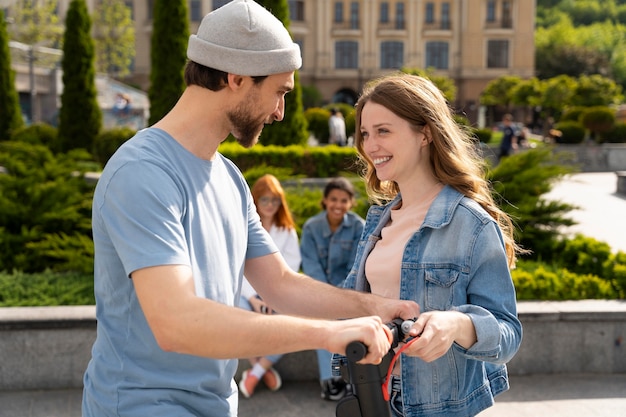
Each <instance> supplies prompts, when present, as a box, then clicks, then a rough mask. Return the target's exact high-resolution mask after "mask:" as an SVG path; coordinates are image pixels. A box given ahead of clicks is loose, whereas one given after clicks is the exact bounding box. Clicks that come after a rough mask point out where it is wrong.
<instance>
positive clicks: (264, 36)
mask: <svg viewBox="0 0 626 417" xmlns="http://www.w3.org/2000/svg"><path fill="white" fill-rule="evenodd" d="M187 57H188V58H189V59H190V60H191V61H194V62H197V63H198V64H201V65H204V66H206V67H209V68H214V69H218V70H220V71H224V72H228V73H231V74H237V75H249V76H263V75H272V74H280V73H283V72H291V71H295V70H297V69H298V68H300V67H301V66H302V58H301V56H300V47H299V46H298V44H296V43H294V42H293V40H292V39H291V36H290V35H289V32H288V31H287V29H285V27H284V26H283V24H282V22H281V21H280V20H278V19H277V18H276V17H274V15H272V13H270V12H269V11H268V10H267V9H265V8H264V7H263V6H261V5H259V4H257V3H255V2H254V1H252V0H234V1H231V2H230V3H227V4H226V5H224V6H222V7H220V8H218V9H216V10H213V11H212V12H211V13H209V14H207V15H206V16H204V18H203V19H202V22H201V23H200V27H199V28H198V34H197V35H191V36H190V37H189V45H188V47H187Z"/></svg>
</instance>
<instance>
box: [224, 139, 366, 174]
mask: <svg viewBox="0 0 626 417" xmlns="http://www.w3.org/2000/svg"><path fill="white" fill-rule="evenodd" d="M219 151H220V152H221V153H222V154H223V155H224V156H225V157H227V158H228V159H230V160H232V161H233V162H234V163H235V164H236V165H237V166H238V167H239V169H240V170H241V171H242V172H244V171H247V170H249V169H251V168H254V167H256V166H259V165H267V166H273V167H281V168H290V169H291V172H292V174H293V175H296V176H300V175H302V176H305V177H309V178H326V177H334V176H336V175H338V174H339V173H340V172H342V171H349V172H355V170H356V166H355V160H356V151H355V149H354V148H351V147H347V146H344V147H338V146H324V147H317V146H316V147H303V146H296V145H291V146H273V145H270V146H263V145H256V146H254V147H253V148H250V149H245V148H243V147H242V146H241V145H239V144H237V143H234V142H224V143H222V144H221V145H220V148H219Z"/></svg>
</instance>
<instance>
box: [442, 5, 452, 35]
mask: <svg viewBox="0 0 626 417" xmlns="http://www.w3.org/2000/svg"><path fill="white" fill-rule="evenodd" d="M441 29H443V30H449V29H450V3H448V2H446V3H441Z"/></svg>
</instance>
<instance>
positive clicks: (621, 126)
mask: <svg viewBox="0 0 626 417" xmlns="http://www.w3.org/2000/svg"><path fill="white" fill-rule="evenodd" d="M596 141H597V142H600V143H603V142H605V143H626V123H623V122H618V123H615V125H613V128H612V129H611V130H609V131H608V132H605V133H603V134H602V135H600V136H599V137H597V138H596Z"/></svg>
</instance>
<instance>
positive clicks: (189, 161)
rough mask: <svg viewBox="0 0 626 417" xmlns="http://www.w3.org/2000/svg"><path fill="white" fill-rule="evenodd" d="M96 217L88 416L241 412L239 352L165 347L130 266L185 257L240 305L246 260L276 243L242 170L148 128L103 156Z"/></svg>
mask: <svg viewBox="0 0 626 417" xmlns="http://www.w3.org/2000/svg"><path fill="white" fill-rule="evenodd" d="M92 221H93V239H94V244H95V265H94V267H95V277H94V283H95V296H96V318H97V321H98V330H97V339H96V341H95V343H94V346H93V349H92V359H91V361H90V363H89V365H88V368H87V371H86V373H85V377H84V394H83V416H85V417H89V416H94V417H95V416H98V417H101V416H141V417H146V416H149V417H158V416H164V417H165V416H167V417H171V416H216V417H217V416H219V417H223V416H235V415H236V414H237V387H236V385H235V382H234V381H233V376H234V374H235V372H236V369H237V360H217V359H209V358H202V357H197V356H193V355H185V354H178V353H172V352H165V351H163V350H161V349H160V348H159V346H158V345H157V343H156V340H155V338H154V336H153V334H152V331H151V330H150V328H149V326H148V324H147V321H146V319H145V316H144V315H143V312H142V310H141V307H140V306H139V303H138V301H137V296H136V294H135V290H134V287H133V283H132V279H131V278H130V275H131V273H132V272H134V271H136V270H138V269H142V268H146V267H151V266H158V265H188V266H190V267H191V269H192V272H193V277H194V283H195V290H196V294H197V296H198V297H203V298H208V299H211V300H214V301H217V302H220V303H223V304H226V305H229V306H235V305H237V303H238V297H239V292H240V288H241V282H242V277H243V267H244V262H245V260H246V259H248V258H254V257H259V256H263V255H267V254H270V253H273V252H276V251H277V249H276V247H275V245H274V244H273V242H272V240H271V238H270V237H269V235H268V234H267V233H266V231H265V230H264V229H263V227H262V226H261V222H260V221H259V217H258V214H257V212H256V209H255V207H254V203H253V199H252V197H251V195H250V190H249V188H248V186H247V184H246V182H245V179H244V178H243V176H242V175H241V172H240V171H239V170H238V169H237V167H236V166H235V165H234V164H233V163H232V162H230V161H229V160H227V159H226V158H224V157H223V156H222V155H220V154H217V156H216V158H215V159H214V160H213V161H207V160H204V159H200V158H198V157H196V156H195V155H193V154H192V153H190V152H189V151H187V150H186V149H185V148H183V147H182V146H181V145H180V144H179V143H178V142H177V141H175V140H174V139H173V138H172V137H171V136H169V135H168V134H167V133H166V132H164V131H162V130H160V129H155V128H150V129H145V130H143V131H141V132H139V133H138V134H137V135H136V136H135V137H134V138H132V139H130V140H129V141H128V142H126V143H125V144H124V145H122V146H121V147H120V149H119V150H118V151H117V152H116V153H115V155H114V156H113V157H112V158H111V159H110V160H109V162H108V163H107V165H106V167H105V169H104V171H103V173H102V176H101V177H100V179H99V181H98V185H97V187H96V191H95V195H94V199H93V219H92ZM220 319H222V318H221V317H215V320H220ZM225 337H226V335H225ZM212 343H220V340H215V341H213V342H212Z"/></svg>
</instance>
